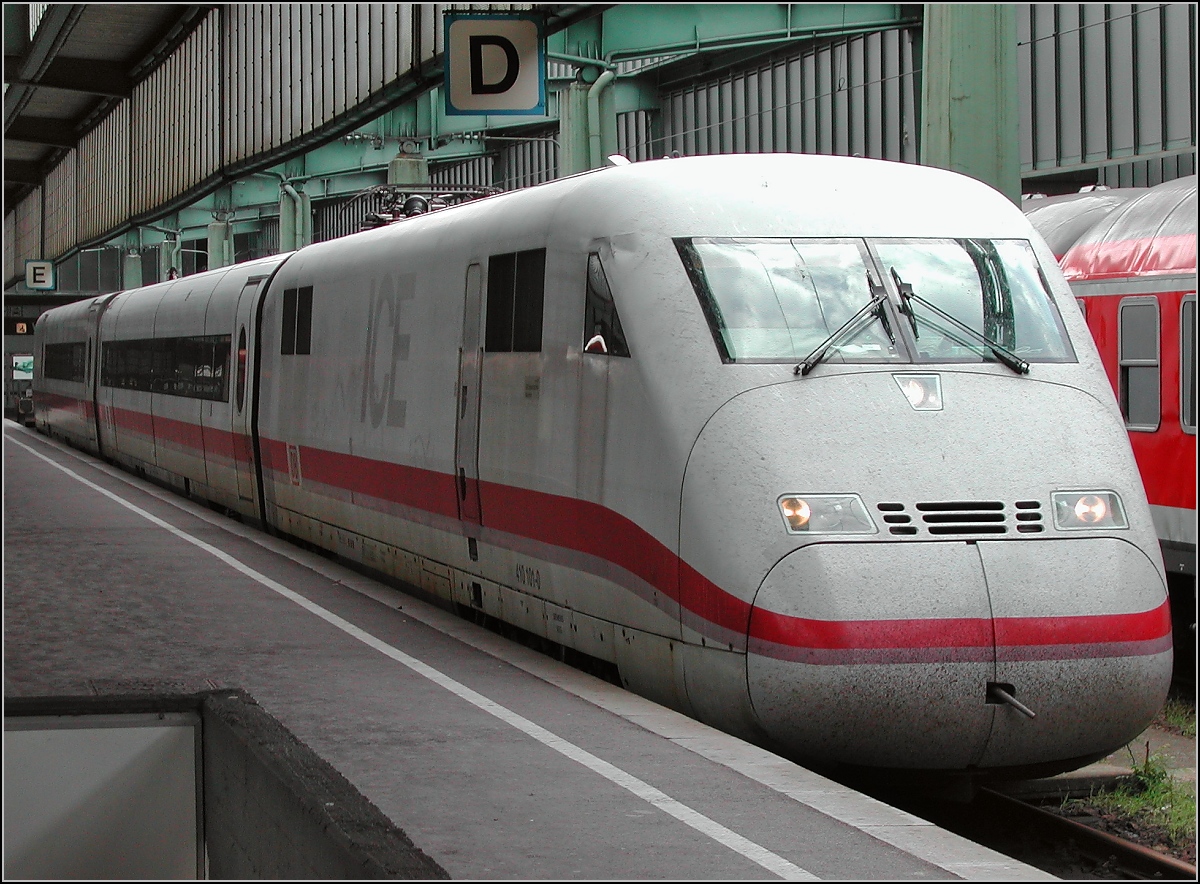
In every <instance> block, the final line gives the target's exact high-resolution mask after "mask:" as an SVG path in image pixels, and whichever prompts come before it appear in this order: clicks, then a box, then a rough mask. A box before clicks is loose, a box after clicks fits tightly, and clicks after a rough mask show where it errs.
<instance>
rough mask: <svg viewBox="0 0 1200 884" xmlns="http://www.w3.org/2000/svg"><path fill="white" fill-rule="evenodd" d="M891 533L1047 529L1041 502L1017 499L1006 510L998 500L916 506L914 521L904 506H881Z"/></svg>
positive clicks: (993, 531)
mask: <svg viewBox="0 0 1200 884" xmlns="http://www.w3.org/2000/svg"><path fill="white" fill-rule="evenodd" d="M875 508H876V509H878V510H879V512H880V513H881V514H882V519H883V523H884V524H885V525H887V526H888V531H890V532H891V533H892V534H896V535H900V536H911V535H913V534H919V533H920V526H921V525H924V526H925V530H926V531H927V532H928V533H929V534H933V535H935V536H936V535H945V534H1007V533H1008V532H1009V531H1010V530H1011V527H1012V526H1013V525H1014V523H1015V527H1016V530H1017V532H1018V533H1019V534H1040V533H1041V532H1042V531H1045V530H1046V526H1045V521H1044V519H1043V515H1042V503H1041V501H1039V500H1018V501H1017V502H1016V503H1015V504H1013V505H1012V507H1011V508H1006V507H1005V505H1004V504H1003V503H1001V502H1000V501H998V500H941V501H927V502H924V503H918V504H917V505H916V509H917V514H916V517H915V518H917V519H919V522H914V516H913V515H910V514H909V512H908V508H907V506H906V505H905V504H903V503H879V504H876V505H875Z"/></svg>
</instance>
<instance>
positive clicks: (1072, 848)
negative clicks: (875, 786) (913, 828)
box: [881, 787, 1196, 881]
mask: <svg viewBox="0 0 1200 884" xmlns="http://www.w3.org/2000/svg"><path fill="white" fill-rule="evenodd" d="M881 797H882V796H881ZM886 800H888V801H889V802H890V803H892V804H893V805H895V806H897V807H901V808H903V809H905V810H908V811H909V812H911V813H914V814H916V815H917V816H920V817H922V818H924V819H927V820H929V821H930V822H932V823H935V824H936V825H939V826H941V827H943V828H945V829H949V830H950V831H952V832H955V833H957V834H959V835H962V836H963V837H965V838H970V839H971V840H972V841H975V842H977V843H979V844H983V845H985V846H987V847H991V848H992V849H994V850H997V851H999V852H1000V853H1003V854H1005V855H1006V856H1011V857H1013V858H1014V859H1019V860H1020V861H1022V862H1024V863H1027V864H1029V865H1031V866H1034V867H1036V868H1040V869H1042V870H1043V871H1045V872H1049V873H1050V874H1052V875H1055V876H1056V877H1059V878H1062V879H1065V880H1130V881H1143V880H1148V881H1195V880H1196V867H1195V866H1193V865H1190V864H1188V863H1185V862H1183V861H1181V860H1178V859H1175V858H1174V857H1171V856H1168V855H1166V854H1163V853H1160V852H1159V851H1157V850H1154V849H1153V848H1150V847H1147V846H1144V845H1141V844H1136V843H1134V842H1131V841H1126V840H1125V839H1122V838H1118V837H1116V836H1114V835H1111V834H1109V833H1107V832H1102V831H1100V830H1098V829H1094V828H1092V827H1090V826H1087V825H1085V824H1083V823H1081V822H1078V821H1075V820H1072V819H1069V818H1067V817H1063V816H1060V815H1059V814H1056V813H1053V812H1052V811H1049V810H1046V809H1044V808H1042V807H1039V806H1037V805H1036V804H1033V803H1030V802H1027V801H1022V800H1020V799H1017V798H1013V797H1011V796H1008V795H1004V794H1001V793H1000V792H996V791H994V790H992V789H989V788H986V787H983V788H980V789H978V790H977V791H976V793H975V798H974V800H972V801H971V802H969V803H962V802H949V801H936V800H928V799H913V800H905V799H903V798H901V797H899V796H897V795H895V794H890V795H888V796H887V799H886Z"/></svg>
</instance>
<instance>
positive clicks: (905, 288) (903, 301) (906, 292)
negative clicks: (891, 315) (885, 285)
mask: <svg viewBox="0 0 1200 884" xmlns="http://www.w3.org/2000/svg"><path fill="white" fill-rule="evenodd" d="M888 269H889V270H891V271H892V282H894V283H896V291H898V292H899V293H900V312H901V313H903V314H904V315H905V316H907V317H908V324H909V325H911V326H912V332H913V340H914V341H915V340H917V339H918V338H920V337H921V336H920V335H919V334H917V317H916V316H915V315H914V314H913V309H912V304H910V303H908V302H909V299H911V298H915V297H916V295H914V294H913V289H912V286H911V285H909V284H908V283H907V282H905V281H904V280H903V279H901V278H900V274H899V273H897V272H896V268H895V267H889V268H888Z"/></svg>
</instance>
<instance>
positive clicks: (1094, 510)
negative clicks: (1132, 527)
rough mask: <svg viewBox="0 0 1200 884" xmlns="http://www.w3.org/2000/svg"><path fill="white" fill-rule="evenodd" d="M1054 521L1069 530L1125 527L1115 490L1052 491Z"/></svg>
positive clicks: (1121, 507) (1122, 509)
mask: <svg viewBox="0 0 1200 884" xmlns="http://www.w3.org/2000/svg"><path fill="white" fill-rule="evenodd" d="M1051 499H1052V500H1053V502H1054V524H1055V526H1056V527H1057V528H1059V529H1062V530H1066V531H1071V530H1078V529H1083V528H1128V527H1129V522H1128V521H1126V519H1125V507H1124V506H1123V505H1122V504H1121V498H1120V495H1118V494H1117V493H1116V492H1115V491H1056V492H1054V494H1052V495H1051Z"/></svg>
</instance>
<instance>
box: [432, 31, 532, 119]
mask: <svg viewBox="0 0 1200 884" xmlns="http://www.w3.org/2000/svg"><path fill="white" fill-rule="evenodd" d="M443 18H444V21H445V32H446V41H445V46H446V52H445V64H446V88H445V93H446V113H447V114H448V115H449V114H521V115H524V116H542V115H544V114H545V112H546V55H545V48H544V39H543V29H542V19H541V17H540V16H538V15H536V14H531V13H511V14H503V13H475V14H472V13H461V14H459V13H446V14H445V15H444V16H443Z"/></svg>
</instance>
